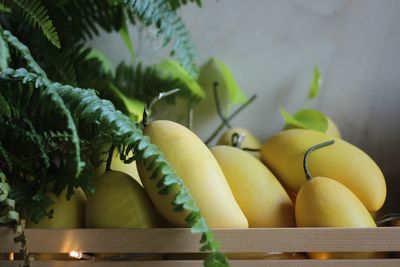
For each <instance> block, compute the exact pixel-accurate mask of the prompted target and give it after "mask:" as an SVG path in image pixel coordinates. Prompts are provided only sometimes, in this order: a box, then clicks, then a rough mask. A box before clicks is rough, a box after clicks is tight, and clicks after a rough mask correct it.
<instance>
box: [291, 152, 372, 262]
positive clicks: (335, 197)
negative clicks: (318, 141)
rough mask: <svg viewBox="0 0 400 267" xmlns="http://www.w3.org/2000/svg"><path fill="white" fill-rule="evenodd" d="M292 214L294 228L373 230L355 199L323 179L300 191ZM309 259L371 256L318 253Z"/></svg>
mask: <svg viewBox="0 0 400 267" xmlns="http://www.w3.org/2000/svg"><path fill="white" fill-rule="evenodd" d="M326 148H327V147H326ZM326 148H324V149H326ZM321 150H322V149H321ZM295 211H296V224H297V226H298V227H376V224H375V222H374V219H373V218H372V217H371V215H370V214H369V212H368V210H367V209H366V208H365V206H364V205H363V203H362V202H361V201H360V200H359V199H358V198H357V197H356V195H355V194H353V192H351V191H350V190H349V189H348V188H347V187H345V186H344V185H342V184H341V183H339V182H337V181H335V180H333V179H330V178H326V177H315V178H312V179H311V180H310V181H308V182H306V183H305V184H304V185H303V186H302V187H301V189H300V191H299V193H298V194H297V198H296V207H295ZM309 256H310V258H316V259H329V258H358V257H375V254H374V253H364V252H362V253H360V252H358V253H357V252H356V253H348V252H346V253H325V252H318V253H309Z"/></svg>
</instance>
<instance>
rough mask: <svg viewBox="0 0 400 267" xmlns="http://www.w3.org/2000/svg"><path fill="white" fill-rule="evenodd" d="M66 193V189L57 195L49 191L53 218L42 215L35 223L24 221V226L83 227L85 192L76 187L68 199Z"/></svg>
mask: <svg viewBox="0 0 400 267" xmlns="http://www.w3.org/2000/svg"><path fill="white" fill-rule="evenodd" d="M66 195H67V190H66V189H65V190H64V191H63V192H61V194H60V196H59V197H57V196H56V195H55V194H53V193H51V194H50V198H51V200H52V201H53V202H54V204H53V205H52V206H51V208H52V209H53V210H54V213H53V218H51V219H49V218H47V217H44V218H43V219H41V220H40V221H39V223H37V224H35V223H33V222H31V221H29V220H28V221H27V222H26V227H27V228H55V229H72V228H84V227H85V204H86V196H85V193H84V192H83V190H82V189H81V188H77V189H75V193H74V195H73V196H72V197H71V199H70V200H69V201H68V200H67V198H66Z"/></svg>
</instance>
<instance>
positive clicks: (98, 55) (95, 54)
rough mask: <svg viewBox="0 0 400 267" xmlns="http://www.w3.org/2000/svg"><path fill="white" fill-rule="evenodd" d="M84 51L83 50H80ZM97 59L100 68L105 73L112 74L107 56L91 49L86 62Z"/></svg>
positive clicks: (112, 68) (111, 67) (111, 66)
mask: <svg viewBox="0 0 400 267" xmlns="http://www.w3.org/2000/svg"><path fill="white" fill-rule="evenodd" d="M82 50H85V48H82ZM89 59H97V60H98V61H100V63H101V68H102V70H103V71H104V72H105V73H113V70H114V67H113V65H112V63H111V62H110V60H109V59H108V58H107V56H106V55H105V54H104V53H103V52H101V51H100V50H98V49H96V48H91V49H90V52H89V53H88V54H87V56H86V60H89Z"/></svg>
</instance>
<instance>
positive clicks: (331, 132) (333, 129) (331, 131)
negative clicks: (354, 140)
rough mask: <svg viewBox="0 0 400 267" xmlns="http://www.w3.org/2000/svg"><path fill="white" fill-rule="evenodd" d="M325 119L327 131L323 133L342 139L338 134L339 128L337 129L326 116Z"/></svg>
mask: <svg viewBox="0 0 400 267" xmlns="http://www.w3.org/2000/svg"><path fill="white" fill-rule="evenodd" d="M326 118H327V119H328V129H326V132H325V133H326V134H329V135H332V136H334V137H336V138H342V135H341V134H340V131H339V128H338V127H337V125H336V124H335V123H334V122H333V120H332V119H331V118H329V117H328V116H326Z"/></svg>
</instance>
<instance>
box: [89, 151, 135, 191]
mask: <svg viewBox="0 0 400 267" xmlns="http://www.w3.org/2000/svg"><path fill="white" fill-rule="evenodd" d="M105 161H107V158H105V159H104V162H102V163H101V164H100V165H99V166H97V167H96V168H95V169H94V175H95V177H99V176H101V175H103V174H104V173H105V172H106V162H105ZM110 169H111V170H113V171H120V172H123V173H126V174H128V175H129V176H130V177H132V178H133V179H135V180H136V182H138V183H139V184H140V185H142V182H141V181H140V178H139V173H138V171H137V168H136V163H135V162H131V163H128V164H126V163H124V162H123V161H122V160H121V159H120V157H119V154H118V151H117V149H115V150H114V151H113V155H112V161H111V166H110Z"/></svg>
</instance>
